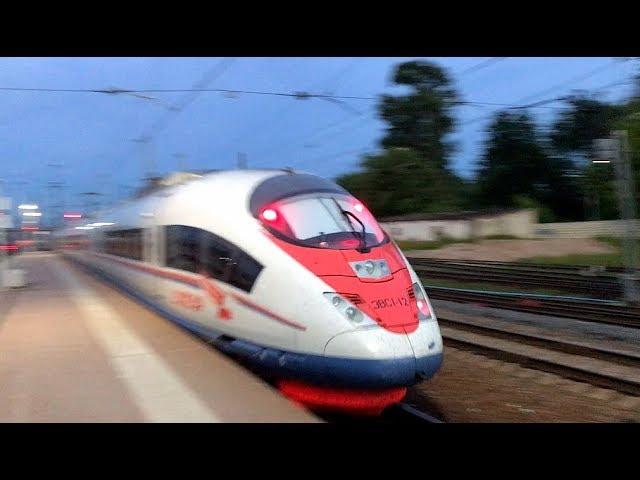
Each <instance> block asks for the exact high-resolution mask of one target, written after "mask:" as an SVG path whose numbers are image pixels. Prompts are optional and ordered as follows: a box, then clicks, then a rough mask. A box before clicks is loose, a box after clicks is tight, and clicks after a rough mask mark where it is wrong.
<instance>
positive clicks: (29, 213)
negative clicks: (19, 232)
mask: <svg viewBox="0 0 640 480" xmlns="http://www.w3.org/2000/svg"><path fill="white" fill-rule="evenodd" d="M22 215H24V216H25V217H41V216H42V212H22Z"/></svg>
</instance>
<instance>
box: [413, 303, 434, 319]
mask: <svg viewBox="0 0 640 480" xmlns="http://www.w3.org/2000/svg"><path fill="white" fill-rule="evenodd" d="M416 305H417V306H418V310H420V313H422V314H423V315H425V316H427V317H430V316H431V312H430V311H429V307H428V305H427V302H424V301H422V300H418V301H417V302H416Z"/></svg>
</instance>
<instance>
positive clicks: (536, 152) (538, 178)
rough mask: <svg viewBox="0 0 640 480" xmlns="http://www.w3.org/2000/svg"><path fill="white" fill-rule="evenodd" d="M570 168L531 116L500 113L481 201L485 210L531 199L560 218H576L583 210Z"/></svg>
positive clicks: (481, 174) (483, 170) (483, 166)
mask: <svg viewBox="0 0 640 480" xmlns="http://www.w3.org/2000/svg"><path fill="white" fill-rule="evenodd" d="M567 167H568V165H567V162H565V161H564V159H563V158H562V157H558V156H551V155H549V154H548V148H546V145H545V143H544V141H543V139H542V138H541V136H540V134H539V133H538V131H537V129H536V126H535V124H534V122H533V119H532V118H531V116H530V115H529V114H528V113H527V112H526V111H524V112H520V113H517V112H510V111H502V112H499V113H498V114H497V115H496V117H495V119H494V121H493V123H492V124H491V125H490V127H489V131H488V140H487V145H486V150H485V153H484V155H483V157H482V159H481V161H480V169H479V171H478V175H477V196H476V198H477V200H478V202H479V203H480V204H481V205H486V206H501V207H517V206H518V199H521V198H522V197H527V198H529V199H532V200H534V201H536V202H539V203H540V204H541V205H543V206H546V207H548V208H549V209H550V210H551V211H552V212H553V213H554V214H555V215H556V216H557V217H559V218H572V217H575V215H577V214H579V213H580V210H581V208H580V203H579V201H578V196H577V195H576V194H575V190H576V186H575V184H574V183H573V182H572V181H571V178H570V177H569V176H568V175H567Z"/></svg>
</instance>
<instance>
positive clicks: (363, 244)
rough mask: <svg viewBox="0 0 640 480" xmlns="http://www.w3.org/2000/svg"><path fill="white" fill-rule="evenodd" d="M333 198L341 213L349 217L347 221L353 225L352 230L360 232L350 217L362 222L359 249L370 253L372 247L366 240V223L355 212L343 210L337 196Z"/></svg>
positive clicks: (361, 251)
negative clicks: (369, 246)
mask: <svg viewBox="0 0 640 480" xmlns="http://www.w3.org/2000/svg"><path fill="white" fill-rule="evenodd" d="M331 200H333V201H334V202H335V204H336V207H338V210H340V213H342V215H344V216H345V218H346V219H347V223H348V224H349V225H350V226H351V231H352V232H353V233H356V234H357V233H358V232H356V231H355V229H354V228H353V224H352V223H351V220H349V217H351V218H353V219H354V220H355V221H356V222H358V223H359V224H360V226H361V227H362V232H360V233H359V234H358V235H357V236H358V237H359V240H360V246H359V247H358V248H357V250H358V252H360V253H369V252H370V251H371V249H370V248H368V247H367V241H366V240H365V232H366V227H365V226H364V223H362V222H361V221H360V219H359V218H358V217H357V216H356V215H355V214H354V213H351V212H349V211H348V210H343V208H342V207H341V206H340V204H339V203H338V201H337V200H336V199H335V198H333V197H331Z"/></svg>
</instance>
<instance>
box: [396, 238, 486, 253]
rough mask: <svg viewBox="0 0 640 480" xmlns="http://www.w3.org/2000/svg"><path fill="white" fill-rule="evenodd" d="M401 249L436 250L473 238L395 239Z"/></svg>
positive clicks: (472, 241) (468, 241)
mask: <svg viewBox="0 0 640 480" xmlns="http://www.w3.org/2000/svg"><path fill="white" fill-rule="evenodd" d="M396 243H397V244H398V246H399V247H400V248H401V249H402V250H437V249H438V248H442V247H446V246H447V245H451V244H454V243H474V240H471V239H469V240H458V239H453V238H441V239H440V240H433V241H430V242H429V241H424V240H396Z"/></svg>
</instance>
